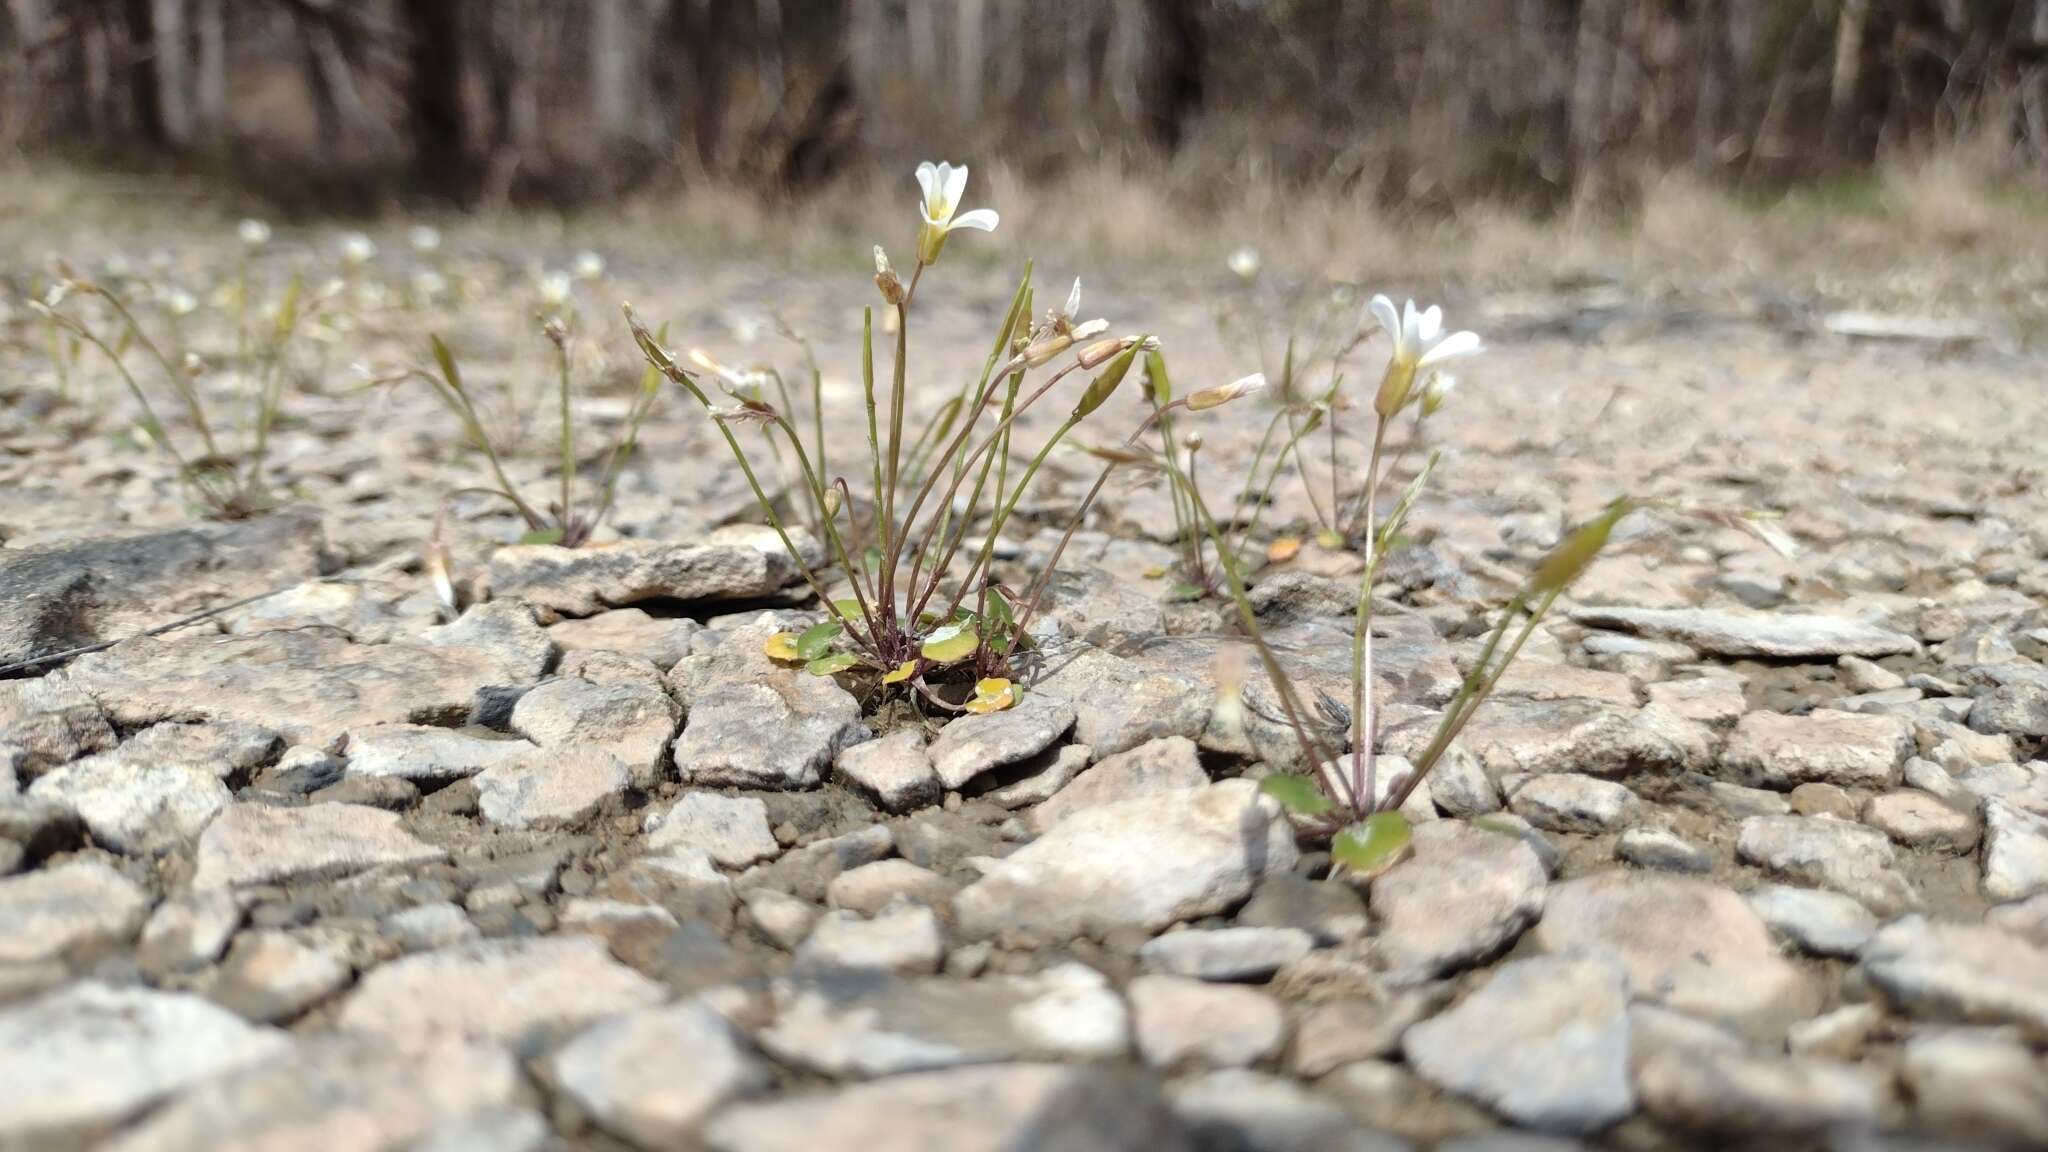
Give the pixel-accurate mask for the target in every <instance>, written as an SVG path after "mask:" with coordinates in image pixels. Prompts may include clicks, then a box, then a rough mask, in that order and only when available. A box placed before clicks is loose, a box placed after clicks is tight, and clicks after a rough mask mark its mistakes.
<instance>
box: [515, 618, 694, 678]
mask: <svg viewBox="0 0 2048 1152" xmlns="http://www.w3.org/2000/svg"><path fill="white" fill-rule="evenodd" d="M701 631H703V626H702V625H700V624H698V623H697V622H696V621H695V620H690V619H683V618H676V617H654V616H649V615H648V614H647V613H646V612H645V611H643V610H641V609H639V608H617V609H614V610H612V611H610V612H600V613H598V614H597V615H595V616H592V617H590V618H589V619H587V620H563V621H560V622H558V623H555V624H550V625H548V638H549V639H550V640H553V641H554V642H555V646H556V647H557V648H560V649H561V650H562V651H563V652H564V653H569V652H622V653H624V654H626V655H628V656H638V657H639V658H640V659H642V660H645V661H647V662H649V663H651V664H653V665H654V666H655V667H656V668H658V669H660V670H661V671H663V672H666V671H668V670H669V669H671V668H673V667H675V665H676V661H678V660H681V659H682V658H683V657H685V656H688V655H689V654H690V647H691V641H692V640H693V639H694V638H695V636H696V635H697V633H699V632H701Z"/></svg>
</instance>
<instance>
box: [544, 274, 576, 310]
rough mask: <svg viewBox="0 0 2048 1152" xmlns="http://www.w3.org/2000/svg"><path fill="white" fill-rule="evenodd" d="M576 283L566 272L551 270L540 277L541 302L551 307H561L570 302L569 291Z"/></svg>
mask: <svg viewBox="0 0 2048 1152" xmlns="http://www.w3.org/2000/svg"><path fill="white" fill-rule="evenodd" d="M575 287H576V285H575V283H574V282H572V281H571V280H570V279H569V274H568V273H566V272H550V273H548V274H547V275H545V276H542V277H541V278H540V299H541V303H543V304H546V305H547V306H548V307H550V308H560V307H561V306H562V305H563V304H566V303H568V301H569V293H570V292H571V291H573V290H574V289H575Z"/></svg>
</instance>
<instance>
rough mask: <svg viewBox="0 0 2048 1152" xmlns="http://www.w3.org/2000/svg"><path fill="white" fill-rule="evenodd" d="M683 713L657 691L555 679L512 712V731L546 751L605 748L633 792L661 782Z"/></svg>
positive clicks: (657, 689)
mask: <svg viewBox="0 0 2048 1152" xmlns="http://www.w3.org/2000/svg"><path fill="white" fill-rule="evenodd" d="M679 720H680V710H679V709H678V708H677V707H676V704H675V701H673V700H671V699H669V698H668V694H667V693H666V692H663V691H662V690H661V689H659V688H655V687H649V686H646V685H638V684H597V683H593V682H591V681H589V680H574V679H556V680H549V681H548V682H546V683H544V684H542V685H540V686H539V687H537V688H535V689H533V690H532V691H530V692H528V693H526V694H525V695H523V696H521V697H520V698H519V703H517V704H515V705H513V706H512V730H513V731H514V732H517V733H519V734H520V735H522V736H524V737H526V738H527V739H528V740H531V741H533V742H534V743H535V744H538V745H540V746H541V747H543V748H547V749H552V750H561V749H568V748H574V747H591V748H602V749H603V750H605V751H606V752H609V753H611V754H612V755H613V756H616V757H618V758H619V759H620V760H621V761H623V762H624V763H625V765H626V768H627V770H628V771H629V772H630V773H631V777H632V781H633V785H634V787H637V788H652V787H653V786H654V785H655V783H656V782H658V781H659V780H660V779H661V766H662V756H663V754H664V752H665V751H666V750H667V748H668V742H669V740H670V739H672V738H673V737H674V736H675V734H676V725H677V723H678V722H679Z"/></svg>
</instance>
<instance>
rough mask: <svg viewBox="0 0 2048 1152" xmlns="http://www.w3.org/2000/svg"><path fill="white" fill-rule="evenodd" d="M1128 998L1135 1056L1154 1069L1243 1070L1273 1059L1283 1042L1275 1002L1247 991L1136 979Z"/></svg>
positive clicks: (1181, 980)
mask: <svg viewBox="0 0 2048 1152" xmlns="http://www.w3.org/2000/svg"><path fill="white" fill-rule="evenodd" d="M1128 994H1129V996H1130V1000H1131V1022H1132V1031H1133V1033H1134V1035H1135V1037H1136V1039H1137V1044H1138V1053H1139V1055H1141V1056H1143V1057H1144V1059H1145V1063H1147V1064H1150V1065H1151V1066H1152V1067H1154V1068H1160V1069H1172V1068H1180V1067H1186V1066H1198V1067H1210V1068H1242V1067H1245V1066H1247V1065H1251V1064H1255V1063H1258V1062H1259V1061H1261V1060H1268V1059H1271V1058H1272V1057H1274V1056H1276V1055H1278V1054H1279V1052H1280V1048H1281V1046H1282V1045H1283V1044H1284V1043H1285V1042H1286V1040H1287V1014H1286V1013H1285V1012H1284V1011H1282V1010H1281V1008H1280V1004H1279V1002H1278V1001H1275V1000H1274V999H1273V998H1272V997H1270V996H1268V995H1266V994H1265V993H1263V992H1259V991H1256V990H1253V989H1250V988H1234V987H1228V986H1218V985H1215V984H1208V983H1204V982H1203V981H1200V980H1191V979H1188V978H1186V977H1183V976H1140V977H1138V978H1136V979H1135V980H1132V981H1131V985H1130V989H1129V993H1128Z"/></svg>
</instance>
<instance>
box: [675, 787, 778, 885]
mask: <svg viewBox="0 0 2048 1152" xmlns="http://www.w3.org/2000/svg"><path fill="white" fill-rule="evenodd" d="M644 832H645V833H646V839H645V840H644V841H643V843H644V844H645V846H646V847H647V848H648V850H650V851H654V852H666V851H668V850H669V849H671V848H696V849H700V850H702V851H703V852H705V853H707V854H709V855H710V857H711V859H712V860H714V861H716V862H717V863H718V865H719V866H720V867H722V868H745V867H746V866H747V865H749V864H754V863H757V862H759V861H762V860H768V859H772V858H773V857H775V856H776V855H777V854H778V853H780V852H781V851H782V846H781V845H779V844H777V843H776V842H775V836H774V834H773V833H771V832H770V831H769V830H768V806H767V805H766V804H764V803H762V802H761V801H760V800H759V799H756V798H754V797H751V796H720V795H718V794H717V793H715V792H685V793H683V794H682V796H680V797H678V798H677V800H676V802H675V803H674V804H673V805H671V806H670V807H669V809H668V811H667V812H664V813H662V814H661V815H660V816H658V817H656V818H653V819H650V820H649V821H648V822H647V825H646V827H645V828H644Z"/></svg>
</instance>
